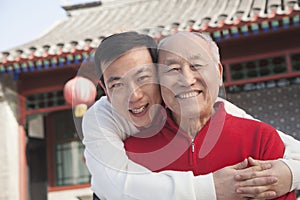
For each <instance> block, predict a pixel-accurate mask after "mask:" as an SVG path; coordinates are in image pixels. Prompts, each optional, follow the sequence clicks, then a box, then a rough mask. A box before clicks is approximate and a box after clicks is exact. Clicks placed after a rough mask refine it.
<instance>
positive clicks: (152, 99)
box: [102, 47, 161, 127]
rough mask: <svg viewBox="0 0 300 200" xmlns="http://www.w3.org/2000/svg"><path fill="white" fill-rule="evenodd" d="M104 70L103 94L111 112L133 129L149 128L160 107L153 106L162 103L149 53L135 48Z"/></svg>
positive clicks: (143, 48)
mask: <svg viewBox="0 0 300 200" xmlns="http://www.w3.org/2000/svg"><path fill="white" fill-rule="evenodd" d="M103 68H104V69H102V70H103V77H104V83H105V88H106V93H107V95H108V97H109V99H110V102H111V103H112V106H113V107H114V109H115V110H116V111H117V112H118V113H119V114H121V115H122V116H123V117H124V118H126V119H128V120H130V121H131V122H132V123H134V124H135V126H138V127H147V126H149V125H150V124H151V122H152V119H153V117H154V115H155V114H156V112H157V108H158V107H159V106H154V105H156V104H160V103H161V96H160V89H159V85H158V81H157V75H156V71H155V70H156V69H155V66H154V64H153V62H152V59H151V56H150V53H149V51H148V50H147V49H146V48H145V47H138V48H134V49H132V50H130V51H128V52H127V53H126V54H124V55H122V56H120V57H119V58H117V59H116V60H114V61H113V62H112V63H110V64H109V65H108V66H106V67H103ZM152 106H154V107H152Z"/></svg>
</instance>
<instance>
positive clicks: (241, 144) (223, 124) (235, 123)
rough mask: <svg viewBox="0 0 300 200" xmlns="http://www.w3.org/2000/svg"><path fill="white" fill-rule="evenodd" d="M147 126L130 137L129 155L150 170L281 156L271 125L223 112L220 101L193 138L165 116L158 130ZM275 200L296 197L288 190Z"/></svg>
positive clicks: (210, 168) (199, 170)
mask: <svg viewBox="0 0 300 200" xmlns="http://www.w3.org/2000/svg"><path fill="white" fill-rule="evenodd" d="M152 131H153V130H151V129H147V130H143V131H141V132H140V133H138V134H136V135H134V136H131V137H129V138H128V139H127V140H126V141H125V149H126V151H127V155H128V156H129V158H130V159H131V160H133V161H135V162H137V163H139V164H141V165H143V166H145V167H147V168H148V169H150V170H151V171H155V172H159V171H163V170H176V171H193V173H194V175H201V174H207V173H210V172H214V171H216V170H218V169H221V168H223V167H225V166H229V165H233V164H236V163H238V162H241V161H242V160H244V159H245V158H247V157H249V156H251V157H253V158H255V159H259V160H272V159H277V158H282V156H283V153H284V144H283V142H282V141H281V139H280V137H279V135H278V133H277V131H276V130H275V129H274V128H272V127H271V126H269V125H267V124H265V123H262V122H258V121H254V120H249V119H244V118H238V117H235V116H232V115H230V114H228V113H226V111H225V109H224V105H223V103H221V104H220V106H219V108H218V109H217V112H216V113H215V114H214V116H212V118H211V119H210V121H208V122H207V124H206V125H205V126H204V127H203V128H202V129H201V130H200V131H199V133H198V134H197V135H196V137H195V138H194V139H192V138H191V137H190V136H189V135H188V134H187V133H185V132H183V131H182V130H180V129H179V127H178V125H177V124H176V123H175V122H174V121H173V120H172V119H171V118H170V117H169V116H167V119H166V123H165V124H164V127H163V128H162V130H161V131H160V132H158V133H157V134H155V135H153V133H152ZM278 199H296V198H295V194H294V193H293V192H292V193H288V194H287V195H284V196H282V197H281V198H278Z"/></svg>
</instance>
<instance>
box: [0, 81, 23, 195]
mask: <svg viewBox="0 0 300 200" xmlns="http://www.w3.org/2000/svg"><path fill="white" fill-rule="evenodd" d="M18 137H19V132H18V123H17V120H16V118H15V116H14V113H13V111H12V109H11V108H10V106H9V105H8V103H7V101H6V99H5V97H4V95H3V91H2V87H1V83H0V200H2V199H3V200H19V199H20V187H19V186H20V182H19V177H20V169H19V162H20V157H19V155H18V153H19V138H18Z"/></svg>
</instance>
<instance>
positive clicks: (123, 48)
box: [94, 32, 157, 84]
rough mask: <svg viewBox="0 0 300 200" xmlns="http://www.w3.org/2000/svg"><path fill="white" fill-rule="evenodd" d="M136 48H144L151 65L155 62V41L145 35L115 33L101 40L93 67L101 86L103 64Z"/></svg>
mask: <svg viewBox="0 0 300 200" xmlns="http://www.w3.org/2000/svg"><path fill="white" fill-rule="evenodd" d="M136 47H146V48H147V49H148V51H149V53H150V55H151V58H152V61H153V63H156V62H157V44H156V42H155V40H154V39H153V38H152V37H150V36H148V35H145V34H139V33H137V32H124V33H117V34H114V35H111V36H109V37H106V38H105V39H103V40H102V42H101V43H100V45H99V47H98V48H97V50H96V52H95V57H94V61H95V65H96V69H97V73H98V74H99V76H100V80H101V81H102V83H103V84H105V83H104V80H103V69H102V67H103V66H102V65H103V64H104V63H106V64H107V63H110V62H113V61H114V60H115V59H117V58H118V57H120V56H122V55H124V54H125V53H126V52H127V51H129V50H131V49H134V48H136Z"/></svg>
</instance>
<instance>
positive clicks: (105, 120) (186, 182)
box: [82, 97, 300, 200]
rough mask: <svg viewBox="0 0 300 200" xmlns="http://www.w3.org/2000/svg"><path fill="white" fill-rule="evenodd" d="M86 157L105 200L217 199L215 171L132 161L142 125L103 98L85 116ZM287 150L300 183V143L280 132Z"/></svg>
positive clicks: (239, 113) (94, 183)
mask: <svg viewBox="0 0 300 200" xmlns="http://www.w3.org/2000/svg"><path fill="white" fill-rule="evenodd" d="M220 100H221V101H224V102H225V109H226V111H227V112H228V113H230V114H233V115H235V116H239V117H246V118H252V117H251V116H250V115H248V114H246V112H245V111H243V110H241V109H240V108H238V107H236V106H234V105H233V104H231V103H230V102H228V101H225V100H223V99H218V101H220ZM82 124H83V125H82V128H83V134H84V139H83V143H84V145H85V147H86V148H85V152H84V155H85V159H86V164H87V167H88V169H89V171H90V173H91V175H92V181H91V185H92V190H93V191H94V192H95V193H96V194H97V196H98V197H100V198H101V200H105V199H112V200H119V199H120V200H126V199H128V200H129V199H130V200H135V199H139V200H148V199H149V200H150V199H151V200H153V199H164V200H176V199H178V200H182V199H189V200H201V199H216V194H215V187H214V182H213V176H212V173H210V174H207V175H201V176H194V175H193V173H192V172H176V171H162V172H159V173H155V172H151V171H150V170H148V169H146V168H145V167H143V166H141V165H139V164H136V163H134V162H133V161H131V160H129V159H128V157H127V155H126V152H125V150H124V144H123V141H124V140H125V139H126V138H127V137H128V136H129V135H132V134H134V133H137V132H138V130H137V129H136V127H135V126H134V125H133V124H131V123H130V122H128V121H127V120H125V119H124V118H123V117H121V116H120V115H118V114H117V113H116V112H115V111H114V110H113V108H112V106H111V104H110V103H109V102H108V101H107V98H106V97H101V99H100V100H98V101H97V102H96V103H95V104H94V105H93V106H92V107H91V108H89V110H88V111H87V113H86V114H85V115H84V118H83V123H82ZM279 134H280V137H281V138H282V140H283V142H284V144H285V147H286V151H285V154H284V159H282V160H283V161H284V162H285V163H286V164H287V165H288V166H289V167H290V169H291V171H292V175H293V185H292V188H291V190H294V189H295V188H296V187H299V186H300V142H299V141H297V140H295V139H294V138H292V137H291V136H288V135H286V134H284V133H281V132H279Z"/></svg>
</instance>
